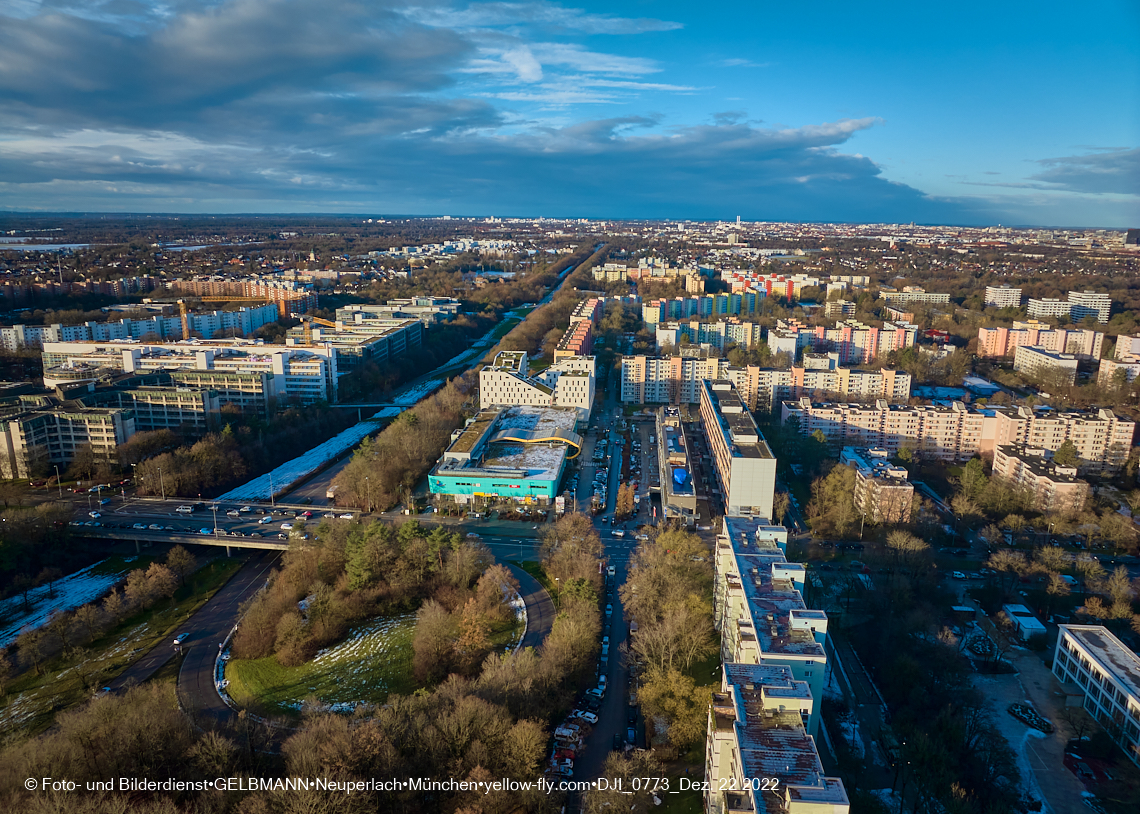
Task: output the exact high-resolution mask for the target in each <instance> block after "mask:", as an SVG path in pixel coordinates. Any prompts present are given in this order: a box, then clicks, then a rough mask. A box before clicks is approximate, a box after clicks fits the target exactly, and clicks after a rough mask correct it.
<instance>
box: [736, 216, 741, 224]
mask: <svg viewBox="0 0 1140 814" xmlns="http://www.w3.org/2000/svg"><path fill="white" fill-rule="evenodd" d="M736 225H737V227H739V226H740V215H737V216H736Z"/></svg>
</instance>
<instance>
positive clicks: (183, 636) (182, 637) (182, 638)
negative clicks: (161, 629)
mask: <svg viewBox="0 0 1140 814" xmlns="http://www.w3.org/2000/svg"><path fill="white" fill-rule="evenodd" d="M189 638H190V634H189V633H179V634H178V635H177V636H175V637H174V643H175V644H184V643H185V642H186V641H187V640H188V639H189Z"/></svg>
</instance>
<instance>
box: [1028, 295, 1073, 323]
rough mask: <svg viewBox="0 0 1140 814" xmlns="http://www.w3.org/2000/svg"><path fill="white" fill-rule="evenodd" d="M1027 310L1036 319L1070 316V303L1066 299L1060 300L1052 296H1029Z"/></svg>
mask: <svg viewBox="0 0 1140 814" xmlns="http://www.w3.org/2000/svg"><path fill="white" fill-rule="evenodd" d="M1025 312H1026V313H1027V314H1028V315H1029V316H1031V317H1034V318H1036V319H1042V318H1045V317H1053V318H1057V317H1068V316H1069V303H1068V302H1066V301H1065V300H1058V299H1054V298H1052V297H1042V298H1041V299H1036V298H1034V297H1030V298H1029V305H1028V306H1027V307H1026V309H1025Z"/></svg>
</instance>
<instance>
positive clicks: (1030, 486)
mask: <svg viewBox="0 0 1140 814" xmlns="http://www.w3.org/2000/svg"><path fill="white" fill-rule="evenodd" d="M1052 458H1053V456H1052V453H1050V452H1047V451H1046V450H1044V449H1032V448H1029V447H1026V446H1024V445H1022V444H998V446H997V447H996V448H995V449H994V469H993V473H994V475H995V476H996V477H999V478H1001V479H1002V480H1004V481H1006V482H1007V483H1009V484H1011V485H1013V486H1016V487H1018V488H1020V489H1024V490H1026V491H1027V492H1029V493H1030V494H1032V495H1033V500H1034V508H1035V509H1037V510H1038V511H1041V512H1051V511H1058V512H1064V513H1066V514H1075V513H1077V512H1079V511H1080V510H1081V509H1082V508H1084V505H1085V500H1086V499H1087V498H1088V495H1089V485H1088V484H1087V483H1085V482H1084V481H1083V480H1079V479H1078V478H1077V467H1075V466H1060V465H1059V464H1055V463H1053V460H1052Z"/></svg>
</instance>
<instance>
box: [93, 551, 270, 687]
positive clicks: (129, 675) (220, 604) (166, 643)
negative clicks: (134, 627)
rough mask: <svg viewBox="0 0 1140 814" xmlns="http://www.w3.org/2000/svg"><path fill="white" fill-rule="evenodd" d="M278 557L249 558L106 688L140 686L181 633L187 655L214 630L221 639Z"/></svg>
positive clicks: (173, 651)
mask: <svg viewBox="0 0 1140 814" xmlns="http://www.w3.org/2000/svg"><path fill="white" fill-rule="evenodd" d="M278 556H279V555H278V554H276V553H273V552H265V553H258V554H253V555H252V556H250V558H249V559H248V560H247V561H246V563H245V565H243V566H242V567H241V568H240V569H238V571H237V573H236V574H234V575H233V576H232V577H230V579H229V581H228V582H227V583H226V584H225V585H223V586H222V587H221V589H220V590H219V591H218V592H217V593H216V594H214V595H213V596H212V597H211V598H210V600H209V601H208V602H206V604H205V605H203V606H202V607H201V608H199V609H198V611H197V612H196V613H194V615H193V616H191V617H190V619H189V621H188V622H187V623H186V624H185V625H183V627H182V628H180V629H178V630H175V631H174V632H172V633H171V634H170V635H169V636H167V637H166V638H165V639H163V640H162V641H160V642H159V643H158V644H156V645H155V646H154V647H152V648H151V649H150V651H149V652H148V653H147V654H146V655H145V656H143V657H142V658H140V659H139V660H138V661H136V662H135V663H134V664H132V665H131V666H130V667H129V668H127V670H126V671H125V672H123V673H122V674H121V675H119V676H118V677H117V678H115V680H114V681H112V682H110V684H108V686H109V687H110V688H111V689H112V690H116V691H117V690H122V689H125V688H126V687H128V686H130V685H133V684H141V683H142V682H144V681H146V680H147V679H149V678H150V677H151V676H153V675H154V674H155V673H157V672H158V671H159V670H160V669H162V666H163V665H164V664H166V662H168V661H170V659H171V658H172V657H173V656H174V655H175V654H176V652H177V648H176V647H175V645H174V640H175V639H176V638H177V637H178V635H179V634H181V633H183V632H186V633H189V634H190V635H189V637H188V641H189V642H190V646H189V647H184V648H183V651H184V652H188V653H189V651H193V650H203V649H206V648H204V647H203V646H202V643H203V642H204V641H205V640H206V639H207V638H209V637H212V636H215V635H217V634H216V633H215V632H214V631H215V630H217V629H221V630H223V631H224V632H223V633H222V634H221V638H218V639H217V641H221V640H222V639H224V638H225V635H226V633H228V632H229V630H230V628H231V627H233V624H234V620H235V619H236V618H237V608H238V606H239V605H240V604H241V603H242V602H244V601H245V600H246V599H248V598H249V597H250V596H252V595H253V593H254V592H255V591H257V589H258V588H260V587H261V586H262V585H263V584H265V578H266V575H267V574H268V573H269V569H270V568H272V567H273V565H274V564H275V563H276V562H277V558H278ZM214 648H215V649H214V651H213V655H217V644H216V643H215V644H214ZM212 665H213V662H212V660H211V669H213V668H212ZM185 668H186V665H185V664H183V673H182V675H180V678H179V685H180V689H181V681H182V678H183V677H184V676H185ZM211 688H212V683H211ZM214 696H215V697H217V693H214Z"/></svg>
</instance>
